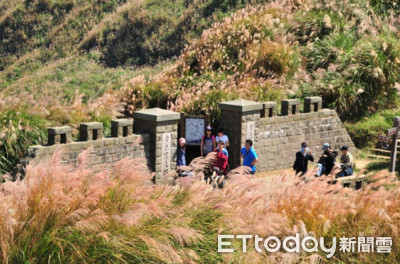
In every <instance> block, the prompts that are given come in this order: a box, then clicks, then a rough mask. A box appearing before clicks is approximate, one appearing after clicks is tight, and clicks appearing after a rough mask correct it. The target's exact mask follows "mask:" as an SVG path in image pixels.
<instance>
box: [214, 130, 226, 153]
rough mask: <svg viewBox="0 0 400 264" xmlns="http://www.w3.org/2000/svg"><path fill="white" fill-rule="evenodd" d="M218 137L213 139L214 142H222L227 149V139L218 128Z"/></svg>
mask: <svg viewBox="0 0 400 264" xmlns="http://www.w3.org/2000/svg"><path fill="white" fill-rule="evenodd" d="M217 133H218V135H217V136H216V137H215V141H216V142H217V143H219V142H220V141H223V142H224V145H225V148H226V147H229V138H228V136H227V135H225V134H224V129H223V128H222V127H220V128H218V132H217Z"/></svg>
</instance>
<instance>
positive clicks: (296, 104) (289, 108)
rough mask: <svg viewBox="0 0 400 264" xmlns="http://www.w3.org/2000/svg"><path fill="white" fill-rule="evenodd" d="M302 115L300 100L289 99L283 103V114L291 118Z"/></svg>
mask: <svg viewBox="0 0 400 264" xmlns="http://www.w3.org/2000/svg"><path fill="white" fill-rule="evenodd" d="M298 113H300V101H299V100H298V99H288V100H283V101H282V109H281V114H282V115H283V116H291V115H296V114H298Z"/></svg>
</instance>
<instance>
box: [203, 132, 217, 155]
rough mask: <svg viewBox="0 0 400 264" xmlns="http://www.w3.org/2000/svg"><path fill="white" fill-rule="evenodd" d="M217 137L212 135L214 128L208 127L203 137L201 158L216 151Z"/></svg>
mask: <svg viewBox="0 0 400 264" xmlns="http://www.w3.org/2000/svg"><path fill="white" fill-rule="evenodd" d="M215 147H216V146H215V136H214V135H212V128H211V127H210V126H207V128H206V134H205V135H203V137H202V139H201V145H200V153H201V156H207V154H208V153H210V152H213V151H214V149H215Z"/></svg>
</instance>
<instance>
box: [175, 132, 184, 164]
mask: <svg viewBox="0 0 400 264" xmlns="http://www.w3.org/2000/svg"><path fill="white" fill-rule="evenodd" d="M176 166H177V167H180V166H186V139H185V138H180V139H179V146H178V150H177V157H176Z"/></svg>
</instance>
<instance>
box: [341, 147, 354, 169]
mask: <svg viewBox="0 0 400 264" xmlns="http://www.w3.org/2000/svg"><path fill="white" fill-rule="evenodd" d="M340 151H341V156H340V167H341V168H342V171H341V172H340V173H339V175H338V176H339V177H343V176H350V175H353V165H354V163H353V156H352V155H351V154H350V152H349V147H348V146H342V147H341V148H340Z"/></svg>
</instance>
